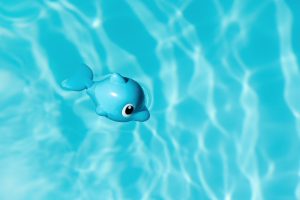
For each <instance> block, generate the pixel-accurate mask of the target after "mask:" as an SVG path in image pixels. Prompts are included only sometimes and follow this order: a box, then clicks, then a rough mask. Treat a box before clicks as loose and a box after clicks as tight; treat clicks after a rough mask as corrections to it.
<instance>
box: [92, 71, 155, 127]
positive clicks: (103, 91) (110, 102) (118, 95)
mask: <svg viewBox="0 0 300 200" xmlns="http://www.w3.org/2000/svg"><path fill="white" fill-rule="evenodd" d="M96 93H98V95H97V96H98V98H99V101H98V102H99V103H98V106H97V109H96V112H97V113H98V114H99V115H101V116H105V117H107V118H109V119H111V120H114V121H119V122H127V121H141V122H142V121H146V120H148V119H149V117H150V113H149V111H148V109H147V107H146V106H145V94H144V91H143V89H142V87H141V86H140V85H139V84H138V83H137V82H136V81H134V80H132V79H130V78H127V77H123V76H121V75H119V74H117V73H114V74H111V75H110V76H109V77H108V78H107V80H106V81H105V82H104V83H102V84H101V87H99V90H98V92H96Z"/></svg>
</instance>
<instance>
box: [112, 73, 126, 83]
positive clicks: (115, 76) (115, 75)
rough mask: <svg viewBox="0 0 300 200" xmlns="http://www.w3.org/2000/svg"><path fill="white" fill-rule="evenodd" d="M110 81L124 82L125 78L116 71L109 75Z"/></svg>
mask: <svg viewBox="0 0 300 200" xmlns="http://www.w3.org/2000/svg"><path fill="white" fill-rule="evenodd" d="M110 81H111V82H113V83H125V82H126V79H125V78H124V77H123V76H121V75H120V74H118V73H113V74H112V75H111V76H110Z"/></svg>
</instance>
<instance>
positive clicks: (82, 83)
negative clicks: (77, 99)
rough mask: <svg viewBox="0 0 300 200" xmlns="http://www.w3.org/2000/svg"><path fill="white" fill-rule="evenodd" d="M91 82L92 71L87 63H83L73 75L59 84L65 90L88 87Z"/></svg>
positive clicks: (79, 89) (78, 89) (77, 89)
mask: <svg viewBox="0 0 300 200" xmlns="http://www.w3.org/2000/svg"><path fill="white" fill-rule="evenodd" d="M92 84H93V72H92V70H91V69H90V68H89V67H88V66H87V65H83V66H81V67H80V68H79V70H78V71H76V72H75V73H74V74H73V76H71V77H70V78H68V79H66V80H64V81H63V82H62V83H61V86H62V87H63V88H64V89H66V90H73V91H81V90H84V89H87V88H89V87H90V86H91V85H92Z"/></svg>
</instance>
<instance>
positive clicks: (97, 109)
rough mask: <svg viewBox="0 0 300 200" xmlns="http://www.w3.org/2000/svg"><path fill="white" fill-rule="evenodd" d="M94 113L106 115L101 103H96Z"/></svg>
mask: <svg viewBox="0 0 300 200" xmlns="http://www.w3.org/2000/svg"><path fill="white" fill-rule="evenodd" d="M96 113H97V114H98V115H100V116H106V115H107V113H106V112H105V111H104V110H103V109H102V107H101V105H98V106H97V108H96Z"/></svg>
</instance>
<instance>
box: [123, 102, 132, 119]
mask: <svg viewBox="0 0 300 200" xmlns="http://www.w3.org/2000/svg"><path fill="white" fill-rule="evenodd" d="M133 111H134V107H133V105H132V104H126V105H125V106H124V108H123V110H122V115H123V116H124V117H129V116H130V115H131V114H132V113H133Z"/></svg>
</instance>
